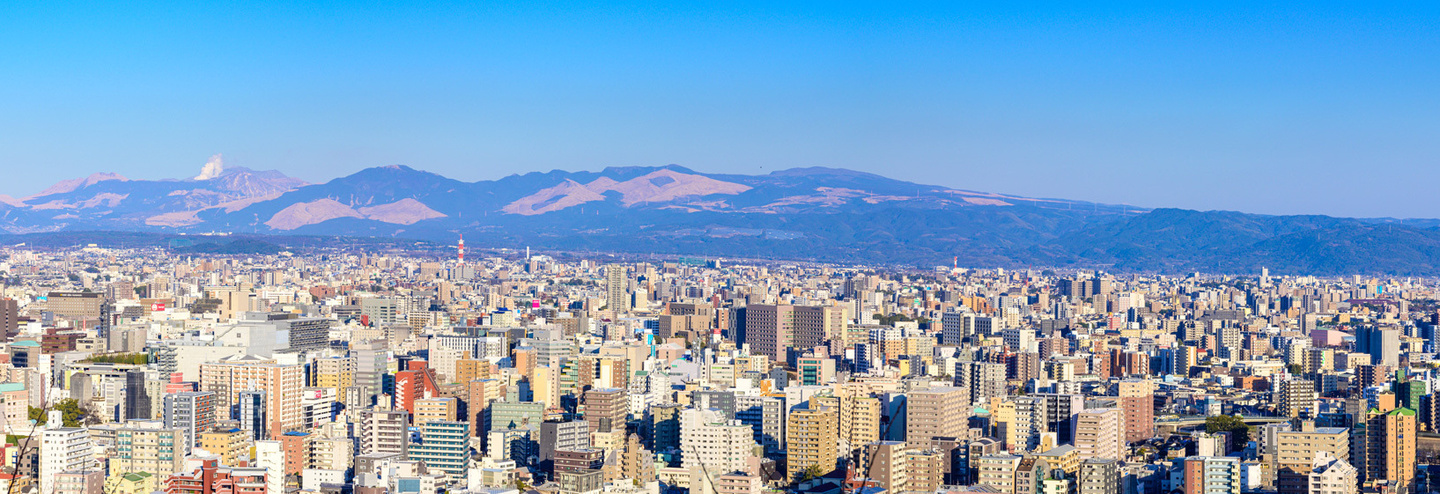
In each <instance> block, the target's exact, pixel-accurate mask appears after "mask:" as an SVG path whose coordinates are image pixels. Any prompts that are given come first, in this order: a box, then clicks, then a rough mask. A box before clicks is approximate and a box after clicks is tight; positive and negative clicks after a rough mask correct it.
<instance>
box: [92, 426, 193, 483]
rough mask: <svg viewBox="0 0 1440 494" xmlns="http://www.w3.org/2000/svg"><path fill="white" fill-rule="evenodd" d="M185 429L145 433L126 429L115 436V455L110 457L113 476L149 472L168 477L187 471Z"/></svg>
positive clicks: (143, 429)
mask: <svg viewBox="0 0 1440 494" xmlns="http://www.w3.org/2000/svg"><path fill="white" fill-rule="evenodd" d="M185 441H186V439H185V429H179V428H176V429H161V428H158V427H157V428H154V429H145V428H140V427H125V428H122V429H119V430H117V431H116V432H115V455H114V456H111V457H110V459H109V462H110V472H111V474H112V475H113V474H126V473H135V472H147V473H151V474H154V475H158V476H169V475H171V474H173V473H175V472H179V471H181V470H183V469H184V466H185V456H186V452H185V451H183V450H182V451H177V450H176V447H177V446H178V447H180V448H184V445H185Z"/></svg>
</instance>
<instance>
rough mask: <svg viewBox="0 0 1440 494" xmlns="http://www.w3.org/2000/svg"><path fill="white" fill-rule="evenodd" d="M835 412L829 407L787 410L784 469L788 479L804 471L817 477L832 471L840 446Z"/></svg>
mask: <svg viewBox="0 0 1440 494" xmlns="http://www.w3.org/2000/svg"><path fill="white" fill-rule="evenodd" d="M838 412H839V411H838V410H834V409H830V408H822V409H818V410H817V409H798V410H791V411H790V420H789V422H788V424H786V429H785V446H786V455H785V459H786V464H785V469H786V474H787V475H789V477H790V478H791V479H796V478H800V477H801V476H802V475H804V474H805V473H806V472H807V471H809V473H813V474H816V475H817V476H818V475H824V474H827V473H830V472H833V471H835V467H836V466H837V465H836V459H837V458H838V457H839V445H840V434H839V420H838V415H839V413H838Z"/></svg>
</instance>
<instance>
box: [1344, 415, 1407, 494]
mask: <svg viewBox="0 0 1440 494" xmlns="http://www.w3.org/2000/svg"><path fill="white" fill-rule="evenodd" d="M1416 419H1417V417H1416V414H1415V411H1414V410H1411V409H1409V408H1396V409H1394V410H1391V411H1388V412H1380V411H1379V410H1371V411H1369V412H1367V413H1366V414H1365V416H1364V417H1363V420H1361V421H1357V423H1356V424H1355V428H1354V429H1352V434H1354V436H1353V440H1355V441H1364V443H1363V444H1357V445H1356V448H1354V449H1353V451H1356V452H1357V453H1360V454H1358V455H1352V457H1353V458H1354V466H1355V469H1356V470H1357V471H1358V473H1359V477H1360V482H1361V485H1366V484H1369V485H1377V484H1388V485H1389V487H1390V490H1391V492H1407V491H1408V489H1409V486H1410V482H1411V480H1412V479H1413V477H1414V476H1415V455H1416V449H1415V444H1416V434H1417V433H1418V432H1419V429H1418V428H1417V423H1416Z"/></svg>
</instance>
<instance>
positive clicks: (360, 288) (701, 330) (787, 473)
mask: <svg viewBox="0 0 1440 494" xmlns="http://www.w3.org/2000/svg"><path fill="white" fill-rule="evenodd" d="M0 252H3V253H4V258H3V260H0V273H4V274H5V276H4V286H3V293H0V327H4V328H5V329H6V330H7V337H6V341H5V342H4V348H3V349H0V371H3V372H0V381H3V382H0V399H3V405H4V407H3V408H4V411H5V421H4V426H5V428H6V431H5V432H6V433H7V444H6V445H5V446H4V448H5V451H6V454H5V455H0V457H3V458H5V459H6V460H5V461H6V465H5V467H6V469H5V470H4V472H5V474H6V475H8V477H4V478H0V480H5V481H7V482H10V483H12V484H13V485H14V487H15V490H14V492H34V491H38V492H39V494H56V493H67V494H68V493H70V492H75V493H77V494H81V493H83V494H106V493H111V492H119V493H125V494H129V493H132V492H133V493H135V494H141V493H146V494H148V493H149V492H152V491H157V490H163V491H166V492H170V493H192V492H193V493H201V494H216V493H250V494H260V493H293V492H307V493H308V492H316V493H321V492H323V493H345V492H350V493H356V494H381V493H392V492H393V493H397V494H398V493H405V494H409V493H415V494H438V493H440V492H457V493H460V492H464V493H475V494H504V493H508V492H514V490H515V489H517V486H518V487H519V488H520V489H524V490H526V491H530V490H534V491H535V492H539V493H545V494H552V493H553V494H560V493H567V492H577V493H580V492H583V493H586V494H590V493H596V492H606V493H619V494H640V493H646V494H659V493H660V492H666V493H677V492H684V491H695V492H697V493H706V492H713V493H725V494H729V493H734V494H742V493H743V494H759V493H762V492H778V491H786V492H806V493H817V494H818V493H827V494H828V493H839V494H851V493H857V492H864V493H865V494H876V493H879V492H886V491H893V492H897V493H915V492H935V493H942V492H987V493H988V492H1001V493H1007V494H1022V493H1023V494H1039V493H1047V494H1048V493H1053V494H1102V493H1103V494H1112V493H1124V494H1172V493H1177V492H1178V493H1183V494H1192V493H1193V494H1208V493H1216V494H1219V493H1227V494H1236V493H1273V494H1298V493H1326V494H1330V493H1334V494H1358V493H1396V494H1398V493H1407V494H1409V493H1418V492H1429V490H1430V489H1432V487H1431V486H1434V485H1440V481H1437V480H1433V479H1436V478H1440V465H1437V464H1436V463H1435V462H1434V458H1435V455H1434V451H1435V450H1436V447H1435V446H1436V443H1440V441H1437V440H1434V439H1433V436H1430V435H1429V434H1431V433H1433V432H1435V431H1436V425H1440V404H1437V400H1436V399H1435V393H1434V392H1435V390H1436V386H1437V384H1440V371H1437V369H1440V366H1437V365H1436V362H1435V361H1434V360H1433V355H1434V352H1435V351H1436V348H1437V343H1440V331H1437V328H1440V303H1437V302H1436V300H1440V282H1437V280H1430V279H1418V278H1371V277H1359V276H1350V277H1344V278H1319V277H1311V276H1269V275H1268V274H1265V273H1262V274H1261V275H1259V276H1255V275H1249V276H1219V275H1216V276H1211V275H1203V274H1190V275H1185V276H1162V275H1150V276H1141V275H1116V274H1107V273H1104V272H1095V271H1078V270H1069V271H1062V272H1056V271H1048V270H1019V271H1011V270H1001V269H992V270H967V269H956V268H951V267H944V268H936V269H930V270H915V269H899V268H893V269H890V268H883V269H882V268H857V267H841V266H825V265H812V264H801V263H777V262H758V261H756V262H751V263H741V262H721V261H719V260H713V259H711V260H696V259H680V260H646V261H632V260H623V259H618V258H614V257H611V256H594V257H593V258H586V257H573V256H569V255H565V256H554V257H552V256H548V255H528V256H527V255H524V254H522V253H521V252H519V251H494V252H487V253H484V254H482V255H478V256H477V255H475V254H476V252H478V251H471V254H472V255H471V256H470V257H468V258H466V259H465V260H464V262H461V261H460V260H459V259H458V258H456V256H454V253H448V252H437V251H434V250H430V251H425V250H416V251H414V252H401V251H393V252H392V251H385V252H369V251H365V250H363V249H359V248H348V247H346V248H341V247H335V248H331V249H322V250H319V251H317V252H315V253H303V254H301V253H280V254H271V255H250V256H227V255H185V256H176V255H172V254H169V253H167V252H165V251H162V250H158V249H150V250H121V249H101V248H94V247H89V248H81V249H60V250H53V251H51V250H39V249H30V250H26V249H25V248H24V247H10V248H4V249H0ZM34 417H40V418H41V420H37V421H36V422H35V423H34V424H32V423H31V422H30V419H31V418H34ZM12 462H13V464H12ZM10 472H14V473H13V474H11V473H10ZM1431 472H1436V473H1434V474H1432V473H1431ZM102 491H103V492H102Z"/></svg>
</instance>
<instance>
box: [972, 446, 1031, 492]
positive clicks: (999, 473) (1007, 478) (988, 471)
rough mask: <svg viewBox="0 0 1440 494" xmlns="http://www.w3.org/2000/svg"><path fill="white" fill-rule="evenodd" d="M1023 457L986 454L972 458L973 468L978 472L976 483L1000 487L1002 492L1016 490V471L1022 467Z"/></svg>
mask: <svg viewBox="0 0 1440 494" xmlns="http://www.w3.org/2000/svg"><path fill="white" fill-rule="evenodd" d="M1021 460H1022V458H1020V457H1019V456H1015V455H985V456H981V457H980V458H979V459H972V463H973V464H974V465H975V466H974V467H973V468H974V469H975V470H976V471H977V472H978V474H977V476H976V483H978V484H981V485H988V486H990V487H994V488H996V489H999V490H1000V492H1016V491H1015V473H1016V471H1018V470H1019V469H1020V461H1021Z"/></svg>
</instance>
